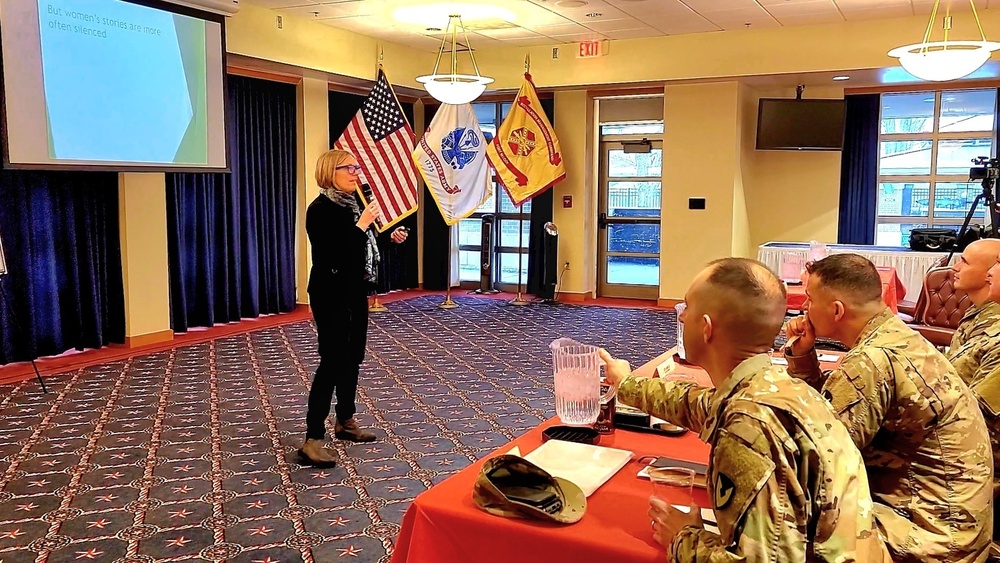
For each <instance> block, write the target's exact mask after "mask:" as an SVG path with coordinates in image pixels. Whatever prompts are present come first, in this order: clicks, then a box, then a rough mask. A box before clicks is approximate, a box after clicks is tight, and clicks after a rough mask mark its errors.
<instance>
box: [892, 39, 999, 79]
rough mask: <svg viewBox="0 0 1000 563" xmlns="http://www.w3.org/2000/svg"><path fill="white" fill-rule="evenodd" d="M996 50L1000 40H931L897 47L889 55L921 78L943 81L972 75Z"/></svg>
mask: <svg viewBox="0 0 1000 563" xmlns="http://www.w3.org/2000/svg"><path fill="white" fill-rule="evenodd" d="M997 49H1000V43H996V42H993V41H947V42H945V41H934V42H929V43H917V44H914V45H906V46H904V47H896V48H895V49H893V50H891V51H889V56H890V57H896V58H898V59H899V64H901V65H902V66H903V68H904V69H906V71H907V72H909V73H910V74H912V75H913V76H916V77H917V78H919V79H921V80H931V81H935V82H943V81H946V80H957V79H959V78H964V77H966V76H968V75H970V74H972V73H973V72H975V71H976V70H978V69H979V67H981V66H983V65H984V64H985V63H986V61H988V60H989V58H990V55H991V54H992V53H993V51H996V50H997Z"/></svg>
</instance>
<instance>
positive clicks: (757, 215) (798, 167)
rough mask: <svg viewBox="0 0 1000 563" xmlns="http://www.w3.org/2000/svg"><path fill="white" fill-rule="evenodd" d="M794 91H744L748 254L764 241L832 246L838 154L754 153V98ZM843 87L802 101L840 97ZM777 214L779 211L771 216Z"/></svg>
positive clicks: (811, 91) (814, 92)
mask: <svg viewBox="0 0 1000 563" xmlns="http://www.w3.org/2000/svg"><path fill="white" fill-rule="evenodd" d="M794 96H795V91H794V89H782V90H765V91H754V90H750V89H748V90H747V94H746V96H745V99H744V102H745V103H744V107H743V110H744V114H743V117H742V122H743V134H744V143H743V152H744V156H745V159H749V160H751V162H750V165H749V167H748V168H745V170H749V172H750V174H749V180H748V182H746V183H745V186H746V189H747V212H748V216H749V217H750V237H749V242H750V246H751V249H752V252H751V256H756V254H757V250H756V249H757V246H759V245H761V244H763V243H765V242H768V241H808V240H818V241H821V242H837V219H838V209H839V202H840V156H841V153H840V152H839V151H758V150H754V143H755V139H756V129H757V100H758V99H759V98H791V97H794ZM843 96H844V90H843V89H842V88H835V87H830V88H807V89H806V91H805V95H804V97H805V98H843ZM776 210H779V211H780V212H776Z"/></svg>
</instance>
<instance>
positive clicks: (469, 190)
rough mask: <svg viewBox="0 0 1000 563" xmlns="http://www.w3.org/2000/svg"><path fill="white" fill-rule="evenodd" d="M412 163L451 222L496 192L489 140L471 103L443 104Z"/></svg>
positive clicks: (465, 214) (444, 215) (442, 213)
mask: <svg viewBox="0 0 1000 563" xmlns="http://www.w3.org/2000/svg"><path fill="white" fill-rule="evenodd" d="M413 162H414V163H415V164H416V165H417V170H419V171H420V175H421V176H423V177H424V182H425V183H426V184H427V188H428V189H429V190H430V192H431V195H432V196H434V201H435V202H436V203H437V206H438V209H440V210H441V216H442V217H444V221H445V223H447V224H448V225H454V224H455V223H458V222H459V221H461V220H462V219H464V218H466V217H468V216H469V215H471V214H472V213H473V212H474V211H475V210H476V208H477V207H479V206H480V205H482V204H483V202H485V201H486V200H487V199H489V198H490V196H491V195H492V194H493V188H492V187H491V186H490V181H489V169H490V167H489V164H488V163H487V162H486V139H485V138H483V132H482V131H481V130H480V129H479V122H478V121H476V114H475V113H473V112H472V106H471V105H469V104H463V105H459V106H456V105H452V104H441V107H440V108H438V110H437V113H435V114H434V119H432V120H431V126H430V127H428V128H427V132H425V133H424V137H423V138H422V139H421V140H420V142H419V143H418V144H417V146H416V148H415V149H413Z"/></svg>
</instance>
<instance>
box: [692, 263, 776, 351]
mask: <svg viewBox="0 0 1000 563" xmlns="http://www.w3.org/2000/svg"><path fill="white" fill-rule="evenodd" d="M785 299H786V295H785V286H784V284H782V283H781V280H779V279H778V277H777V276H776V275H774V273H773V272H771V270H769V269H768V268H767V266H765V265H764V264H761V263H760V262H757V261H755V260H748V259H746V258H723V259H721V260H716V261H714V262H711V263H710V264H709V265H708V267H707V268H705V270H704V271H702V273H701V274H700V275H699V276H698V278H696V280H695V283H694V284H693V285H692V287H691V292H690V294H689V301H695V302H697V306H698V308H699V309H700V311H699V312H701V313H702V314H705V315H708V316H710V317H711V318H712V319H713V320H714V323H713V324H714V325H715V326H716V327H717V330H718V331H719V333H720V335H722V336H724V337H725V338H726V339H728V340H730V341H731V342H733V343H734V344H739V345H741V346H748V347H763V348H770V347H771V346H772V345H773V344H774V338H775V337H776V336H777V335H778V331H780V330H781V325H782V323H783V322H784V320H785V309H786V301H785Z"/></svg>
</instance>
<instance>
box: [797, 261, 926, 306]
mask: <svg viewBox="0 0 1000 563" xmlns="http://www.w3.org/2000/svg"><path fill="white" fill-rule="evenodd" d="M877 269H878V275H879V277H880V278H882V301H885V304H886V305H888V306H889V308H890V309H892V312H893V313H898V312H899V302H900V301H902V300H903V299H904V298H905V297H906V287H905V286H904V285H903V282H902V281H900V279H899V276H897V275H896V268H892V267H883V266H879V267H877ZM806 275H808V274H803V277H805V276H806ZM805 302H806V288H805V282H804V281H803V283H802V285H790V286H788V310H789V311H801V310H802V307H803V306H804V305H805Z"/></svg>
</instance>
